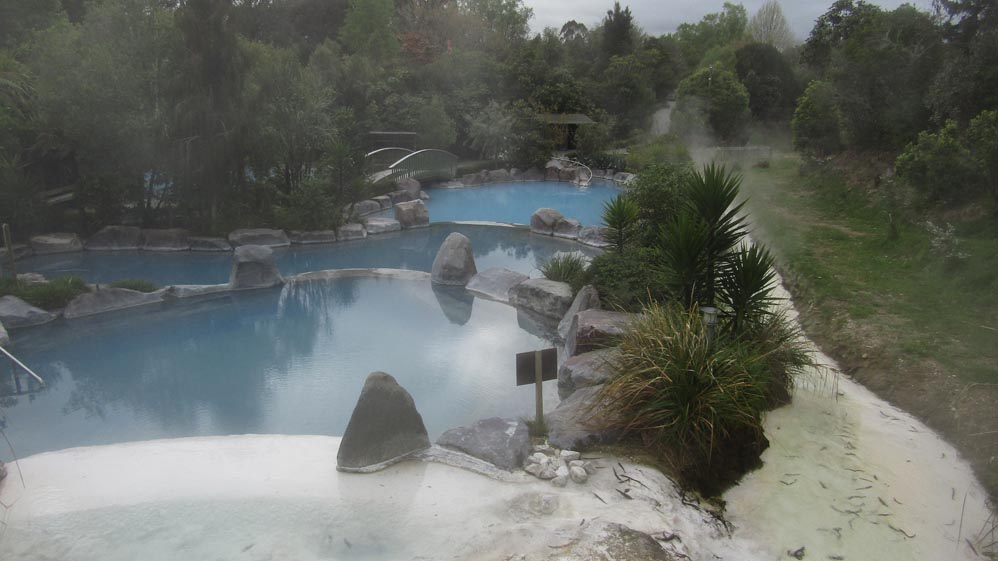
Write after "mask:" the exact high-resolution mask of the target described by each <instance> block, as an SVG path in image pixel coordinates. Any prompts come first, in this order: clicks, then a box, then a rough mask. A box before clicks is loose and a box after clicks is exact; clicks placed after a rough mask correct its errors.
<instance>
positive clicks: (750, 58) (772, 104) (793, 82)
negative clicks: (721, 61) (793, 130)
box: [735, 43, 800, 120]
mask: <svg viewBox="0 0 998 561" xmlns="http://www.w3.org/2000/svg"><path fill="white" fill-rule="evenodd" d="M735 72H736V73H737V74H738V79H739V80H741V82H742V84H743V85H744V86H745V89H746V90H748V94H749V109H751V111H752V116H753V117H755V118H757V119H761V120H774V119H780V120H782V119H789V117H790V115H791V114H792V112H793V109H794V104H795V103H796V101H797V97H798V96H799V95H800V88H799V86H798V85H797V78H796V77H795V76H794V71H793V69H792V68H790V64H788V63H787V60H786V59H785V58H784V57H783V55H782V54H780V52H779V51H777V50H776V47H773V46H772V45H769V44H765V43H749V44H748V45H745V46H743V47H741V48H740V49H738V50H737V51H735Z"/></svg>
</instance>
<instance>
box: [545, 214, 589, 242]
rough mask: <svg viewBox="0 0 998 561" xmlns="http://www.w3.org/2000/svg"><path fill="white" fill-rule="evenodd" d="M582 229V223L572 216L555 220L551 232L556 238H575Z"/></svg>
mask: <svg viewBox="0 0 998 561" xmlns="http://www.w3.org/2000/svg"><path fill="white" fill-rule="evenodd" d="M581 231H582V223H581V222H579V221H578V220H576V219H574V218H565V219H562V220H559V221H558V222H555V224H554V228H553V229H552V230H551V234H552V235H553V236H555V237H556V238H566V239H570V240H574V239H577V238H578V237H579V232H581Z"/></svg>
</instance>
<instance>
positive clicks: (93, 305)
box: [63, 288, 164, 319]
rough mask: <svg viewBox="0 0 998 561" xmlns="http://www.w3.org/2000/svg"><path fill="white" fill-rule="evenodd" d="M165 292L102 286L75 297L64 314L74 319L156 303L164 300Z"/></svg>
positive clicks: (67, 317)
mask: <svg viewBox="0 0 998 561" xmlns="http://www.w3.org/2000/svg"><path fill="white" fill-rule="evenodd" d="M163 294H164V291H162V290H157V291H156V292H148V293H147V292H139V291H137V290H128V289H126V288H101V289H100V290H97V291H95V292H87V293H86V294H81V295H79V296H77V297H76V298H73V300H72V301H70V303H69V304H68V305H66V310H65V311H64V312H63V316H65V317H66V319H73V318H79V317H83V316H91V315H94V314H101V313H104V312H110V311H113V310H122V309H125V308H133V307H135V306H144V305H146V304H155V303H157V302H162V301H163Z"/></svg>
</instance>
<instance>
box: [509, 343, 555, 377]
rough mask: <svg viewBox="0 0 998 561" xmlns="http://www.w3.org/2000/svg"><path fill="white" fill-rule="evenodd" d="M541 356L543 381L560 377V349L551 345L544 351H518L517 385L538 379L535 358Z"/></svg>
mask: <svg viewBox="0 0 998 561" xmlns="http://www.w3.org/2000/svg"><path fill="white" fill-rule="evenodd" d="M538 354H540V357H541V381H543V382H546V381H548V380H557V379H558V351H556V350H555V349H554V347H551V348H550V349H544V350H542V351H530V352H526V353H516V385H517V386H525V385H527V384H533V383H534V382H536V381H537V374H536V371H535V370H534V368H535V358H534V357H536V356H537V355H538Z"/></svg>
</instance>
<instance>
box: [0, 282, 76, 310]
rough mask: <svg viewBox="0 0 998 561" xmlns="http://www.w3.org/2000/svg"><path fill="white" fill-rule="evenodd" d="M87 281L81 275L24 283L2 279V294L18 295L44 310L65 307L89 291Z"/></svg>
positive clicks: (0, 293) (0, 283)
mask: <svg viewBox="0 0 998 561" xmlns="http://www.w3.org/2000/svg"><path fill="white" fill-rule="evenodd" d="M88 290H89V289H88V288H87V283H86V282H84V280H83V279H81V278H80V277H72V276H66V277H58V278H54V279H52V280H50V281H48V282H39V283H24V282H20V281H18V280H13V279H2V280H0V296H6V295H8V294H10V295H12V296H17V297H18V298H20V299H21V300H24V301H25V302H27V303H28V304H31V305H32V306H35V307H37V308H41V309H43V310H58V309H60V308H65V307H66V305H67V304H69V302H70V301H71V300H72V299H73V298H76V297H77V296H79V295H80V294H83V293H84V292H87V291H88Z"/></svg>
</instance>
